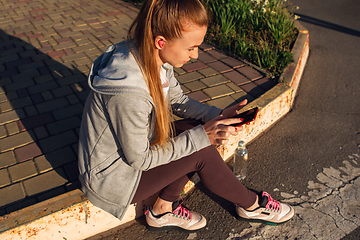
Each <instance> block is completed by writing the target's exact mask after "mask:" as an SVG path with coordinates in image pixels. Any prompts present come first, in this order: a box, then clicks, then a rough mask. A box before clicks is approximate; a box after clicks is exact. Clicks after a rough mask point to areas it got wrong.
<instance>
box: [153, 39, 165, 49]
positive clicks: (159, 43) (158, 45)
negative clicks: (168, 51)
mask: <svg viewBox="0 0 360 240" xmlns="http://www.w3.org/2000/svg"><path fill="white" fill-rule="evenodd" d="M165 42H166V40H165V38H164V37H163V36H156V37H155V47H156V49H158V50H162V49H163V48H164V44H165Z"/></svg>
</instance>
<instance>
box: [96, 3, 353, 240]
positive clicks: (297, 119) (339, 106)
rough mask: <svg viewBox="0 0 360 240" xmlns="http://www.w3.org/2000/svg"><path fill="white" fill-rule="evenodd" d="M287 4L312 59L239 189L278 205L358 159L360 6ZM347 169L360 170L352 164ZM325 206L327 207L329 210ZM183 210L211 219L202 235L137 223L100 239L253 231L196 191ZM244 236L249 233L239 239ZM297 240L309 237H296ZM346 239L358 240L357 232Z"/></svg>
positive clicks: (252, 148) (232, 235) (255, 146)
mask: <svg viewBox="0 0 360 240" xmlns="http://www.w3.org/2000/svg"><path fill="white" fill-rule="evenodd" d="M291 2H292V3H293V4H294V6H299V9H298V10H296V14H298V15H299V16H300V17H301V18H300V22H301V24H302V25H303V26H304V27H305V28H307V29H308V30H309V32H310V55H309V58H308V62H307V65H306V68H305V71H304V75H303V77H302V79H301V83H300V88H299V91H298V96H297V98H296V101H295V104H294V108H293V110H292V111H291V112H290V113H289V114H287V115H286V116H285V117H284V118H283V119H281V121H279V122H278V123H277V124H276V125H275V126H274V127H272V128H271V129H270V130H269V131H267V132H266V133H265V134H263V135H262V136H260V137H259V138H257V139H256V140H255V141H253V142H252V143H251V144H250V145H249V146H248V149H249V154H250V166H249V169H248V171H249V172H248V178H247V179H246V181H245V182H244V183H245V185H246V186H247V187H250V188H254V189H257V190H266V191H268V192H269V193H271V194H272V195H273V196H274V197H275V198H277V199H283V198H284V195H281V193H289V194H293V193H294V192H295V193H296V194H297V195H301V196H306V195H307V194H308V193H309V191H310V189H309V187H308V186H309V185H308V183H309V181H316V180H317V179H318V176H319V174H321V173H322V172H323V171H324V168H328V169H341V168H342V167H344V160H351V159H354V158H353V157H351V156H356V154H358V155H360V117H359V116H360V107H359V106H360V94H359V91H360V81H359V79H358V78H359V75H360V68H359V62H360V21H359V20H360V18H359V13H360V2H359V1H358V0H342V1H338V0H322V1H320V0H292V1H291ZM349 156H350V157H349ZM352 164H353V165H354V166H355V167H357V168H359V165H357V166H356V161H353V162H352ZM359 164H360V162H359ZM356 196H357V197H359V196H360V194H359V193H357V195H356ZM328 203H329V205H328V208H332V207H334V206H332V204H331V203H332V202H331V201H328ZM186 205H187V206H188V207H189V208H190V209H193V210H195V211H198V212H200V213H202V214H203V215H204V216H205V217H206V218H207V219H208V226H207V228H206V230H202V231H200V232H198V233H196V234H185V233H180V232H164V233H152V232H149V231H147V230H146V228H145V226H144V222H143V221H144V219H140V220H139V221H138V222H135V223H133V225H132V226H129V227H127V228H126V229H118V230H116V231H115V232H112V234H111V235H110V236H105V235H99V236H98V239H240V237H236V236H240V235H236V234H237V233H241V232H242V231H243V230H244V229H249V231H250V232H251V229H253V228H255V227H256V226H253V225H250V224H248V223H245V222H240V221H237V220H236V219H235V218H234V216H235V212H234V209H233V206H232V204H230V203H228V202H226V201H223V200H222V199H220V198H218V197H216V196H214V195H212V194H211V193H209V192H208V191H207V190H206V189H204V188H203V187H201V186H200V188H198V189H196V190H195V191H194V192H193V193H192V194H191V195H190V196H189V197H187V199H186ZM357 217H358V218H359V216H357ZM317 220H318V221H321V219H313V222H312V224H314V225H316V224H317V222H316V221H317ZM289 224H291V223H289ZM309 226H310V227H311V224H310V225H309ZM357 226H359V225H357ZM273 230H276V228H273ZM324 231H325V229H324ZM313 235H314V237H316V238H318V239H332V238H328V236H326V235H321V234H320V235H317V236H315V235H316V234H313ZM247 236H248V237H250V236H251V234H250V235H245V236H244V237H243V238H241V239H246V238H247ZM269 236H270V235H269ZM263 238H266V237H263ZM269 238H271V237H269ZM254 239H258V238H254ZM299 239H306V238H304V237H303V238H301V235H299ZM333 239H336V237H334V238H333ZM344 239H360V230H359V227H358V228H357V229H356V230H355V231H353V232H352V233H351V234H347V236H346V237H345V238H344Z"/></svg>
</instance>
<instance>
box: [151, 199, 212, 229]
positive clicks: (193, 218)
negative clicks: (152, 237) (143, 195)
mask: <svg viewBox="0 0 360 240" xmlns="http://www.w3.org/2000/svg"><path fill="white" fill-rule="evenodd" d="M181 203H182V202H181V201H177V202H174V203H173V212H167V213H164V214H159V215H156V214H155V213H153V211H152V208H151V207H150V208H148V209H146V211H145V217H146V223H147V228H148V229H149V230H151V231H163V230H172V229H177V230H181V231H186V232H195V231H198V230H200V229H203V228H205V227H206V219H205V218H204V217H203V216H202V215H201V214H199V213H196V212H193V211H190V210H188V209H187V208H185V207H183V206H181Z"/></svg>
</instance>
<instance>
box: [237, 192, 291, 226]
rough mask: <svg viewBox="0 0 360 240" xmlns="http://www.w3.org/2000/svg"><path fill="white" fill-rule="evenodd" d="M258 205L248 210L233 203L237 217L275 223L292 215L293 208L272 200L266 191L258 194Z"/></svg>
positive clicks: (283, 220) (288, 218) (287, 219)
mask: <svg viewBox="0 0 360 240" xmlns="http://www.w3.org/2000/svg"><path fill="white" fill-rule="evenodd" d="M259 205H260V207H258V208H256V209H254V210H252V211H248V210H245V209H244V208H242V207H240V206H238V205H236V204H235V206H236V213H237V215H238V217H237V218H238V219H242V220H246V221H251V222H263V223H266V224H270V225H277V224H281V223H284V222H287V221H289V220H290V219H291V218H292V217H293V216H294V208H292V207H291V206H290V205H288V204H285V203H280V202H278V201H276V200H274V199H273V198H272V197H271V196H270V194H268V193H267V192H262V194H261V196H259Z"/></svg>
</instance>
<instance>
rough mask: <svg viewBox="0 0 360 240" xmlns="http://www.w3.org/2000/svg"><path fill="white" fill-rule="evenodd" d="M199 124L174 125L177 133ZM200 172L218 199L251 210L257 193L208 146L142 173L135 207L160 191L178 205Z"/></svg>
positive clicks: (185, 122) (178, 122) (183, 122)
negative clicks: (192, 179) (182, 192)
mask: <svg viewBox="0 0 360 240" xmlns="http://www.w3.org/2000/svg"><path fill="white" fill-rule="evenodd" d="M197 123H199V122H198V121H192V120H190V121H189V120H180V121H177V122H175V128H176V130H177V133H179V132H182V131H183V130H186V129H189V128H191V127H194V125H195V124H197ZM195 172H197V173H198V175H199V177H200V179H201V182H202V183H203V184H204V185H205V187H207V188H208V189H209V190H210V191H212V192H213V193H215V194H216V195H218V196H220V197H222V198H224V199H226V200H228V201H230V202H233V203H236V204H238V205H239V206H241V207H244V208H248V207H250V206H252V205H253V204H254V203H255V199H256V193H255V192H253V191H250V190H249V189H247V188H246V187H245V186H244V185H242V184H241V182H240V181H239V180H238V179H237V178H236V177H235V175H234V173H233V172H232V171H231V170H230V168H229V167H228V166H227V165H226V164H225V162H224V161H223V159H222V158H221V156H220V154H219V153H218V151H217V149H216V147H215V146H209V147H207V148H204V149H202V150H200V151H197V152H195V153H193V154H191V155H189V156H187V157H183V158H181V159H179V160H177V161H173V162H170V163H168V164H165V165H161V166H158V167H156V168H153V169H150V170H149V171H144V172H142V176H141V179H140V183H139V186H138V188H137V190H136V193H135V196H134V198H133V200H132V203H137V202H140V201H142V200H144V199H146V198H148V197H150V196H152V195H153V194H155V193H157V192H158V191H160V190H161V191H160V194H159V197H160V198H161V199H163V200H166V201H170V202H175V201H176V200H178V198H179V196H180V193H181V191H182V189H183V188H184V186H185V184H186V183H187V182H188V181H189V179H190V178H191V177H192V176H193V175H194V173H195Z"/></svg>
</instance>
